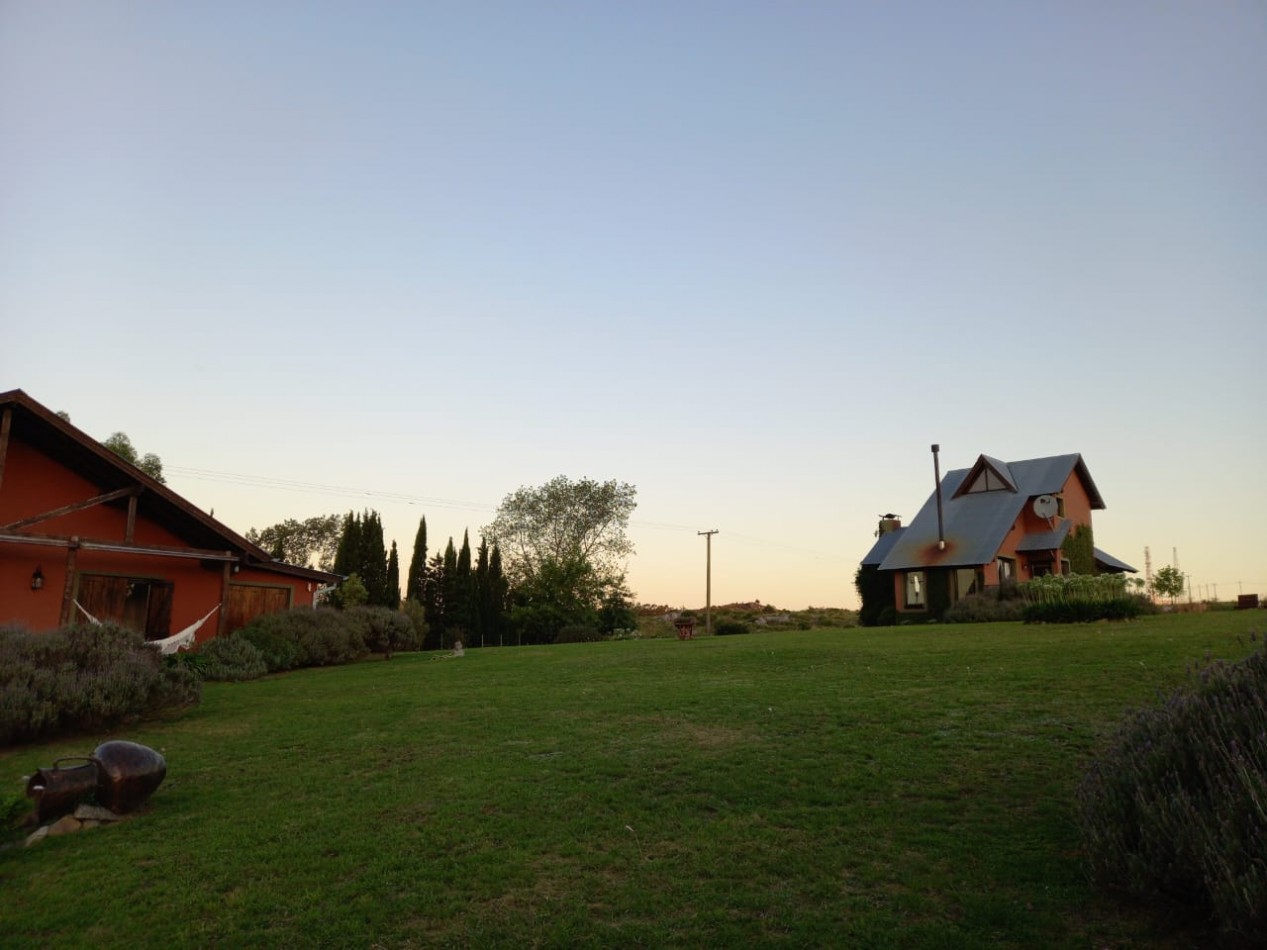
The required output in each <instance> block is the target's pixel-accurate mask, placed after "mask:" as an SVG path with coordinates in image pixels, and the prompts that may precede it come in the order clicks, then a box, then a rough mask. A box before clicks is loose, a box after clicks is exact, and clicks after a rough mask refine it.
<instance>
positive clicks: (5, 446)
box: [0, 409, 13, 485]
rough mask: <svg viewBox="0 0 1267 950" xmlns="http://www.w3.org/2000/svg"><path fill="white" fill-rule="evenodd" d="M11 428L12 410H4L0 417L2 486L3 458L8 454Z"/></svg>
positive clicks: (0, 480) (0, 479)
mask: <svg viewBox="0 0 1267 950" xmlns="http://www.w3.org/2000/svg"><path fill="white" fill-rule="evenodd" d="M12 426H13V410H12V409H6V410H5V411H4V415H3V416H0V485H3V484H4V458H5V456H6V455H8V454H9V429H10V428H12Z"/></svg>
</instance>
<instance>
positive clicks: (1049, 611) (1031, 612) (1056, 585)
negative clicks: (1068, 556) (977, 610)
mask: <svg viewBox="0 0 1267 950" xmlns="http://www.w3.org/2000/svg"><path fill="white" fill-rule="evenodd" d="M1017 587H1018V589H1019V590H1020V592H1021V596H1022V597H1024V599H1025V602H1026V607H1025V614H1024V618H1023V619H1024V620H1025V622H1026V623H1088V622H1090V621H1093V620H1130V619H1132V618H1134V617H1138V616H1139V615H1140V614H1141V613H1143V612H1144V609H1145V607H1144V605H1145V600H1144V598H1142V597H1139V596H1136V595H1134V594H1130V593H1127V578H1126V575H1124V574H1099V575H1094V576H1093V575H1088V574H1070V575H1068V576H1061V575H1058V574H1049V575H1047V576H1045V577H1036V578H1034V579H1033V580H1030V581H1025V582H1024V583H1022V584H1018V585H1017Z"/></svg>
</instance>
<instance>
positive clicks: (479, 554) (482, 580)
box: [471, 538, 493, 646]
mask: <svg viewBox="0 0 1267 950" xmlns="http://www.w3.org/2000/svg"><path fill="white" fill-rule="evenodd" d="M487 614H488V542H487V541H485V540H484V539H483V538H480V546H479V549H478V550H477V551H476V556H475V576H474V577H472V578H471V642H472V643H478V644H479V645H480V646H484V644H485V643H488V644H491V643H492V642H493V640H492V637H491V636H487V634H488V632H489V631H488V621H487Z"/></svg>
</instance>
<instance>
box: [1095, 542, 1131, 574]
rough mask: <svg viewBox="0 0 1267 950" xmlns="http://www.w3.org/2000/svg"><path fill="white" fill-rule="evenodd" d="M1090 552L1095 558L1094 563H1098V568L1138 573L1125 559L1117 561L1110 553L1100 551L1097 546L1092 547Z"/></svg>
mask: <svg viewBox="0 0 1267 950" xmlns="http://www.w3.org/2000/svg"><path fill="white" fill-rule="evenodd" d="M1091 553H1092V556H1093V557H1094V558H1095V563H1096V564H1098V565H1099V566H1100V568H1101V569H1103V570H1106V571H1116V572H1124V573H1127V574H1138V573H1139V570H1138V569H1136V568H1133V567H1131V566H1130V565H1129V564H1127V563H1126V562H1125V561H1119V560H1118V559H1117V558H1115V557H1114V556H1113V555H1112V554H1107V553H1105V552H1104V551H1101V550H1100V549H1099V548H1092V549H1091Z"/></svg>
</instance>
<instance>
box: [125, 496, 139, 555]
mask: <svg viewBox="0 0 1267 950" xmlns="http://www.w3.org/2000/svg"><path fill="white" fill-rule="evenodd" d="M123 540H124V541H126V542H127V543H128V544H131V543H132V542H133V541H135V540H136V495H129V496H128V526H127V529H126V530H125V531H124V533H123Z"/></svg>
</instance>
